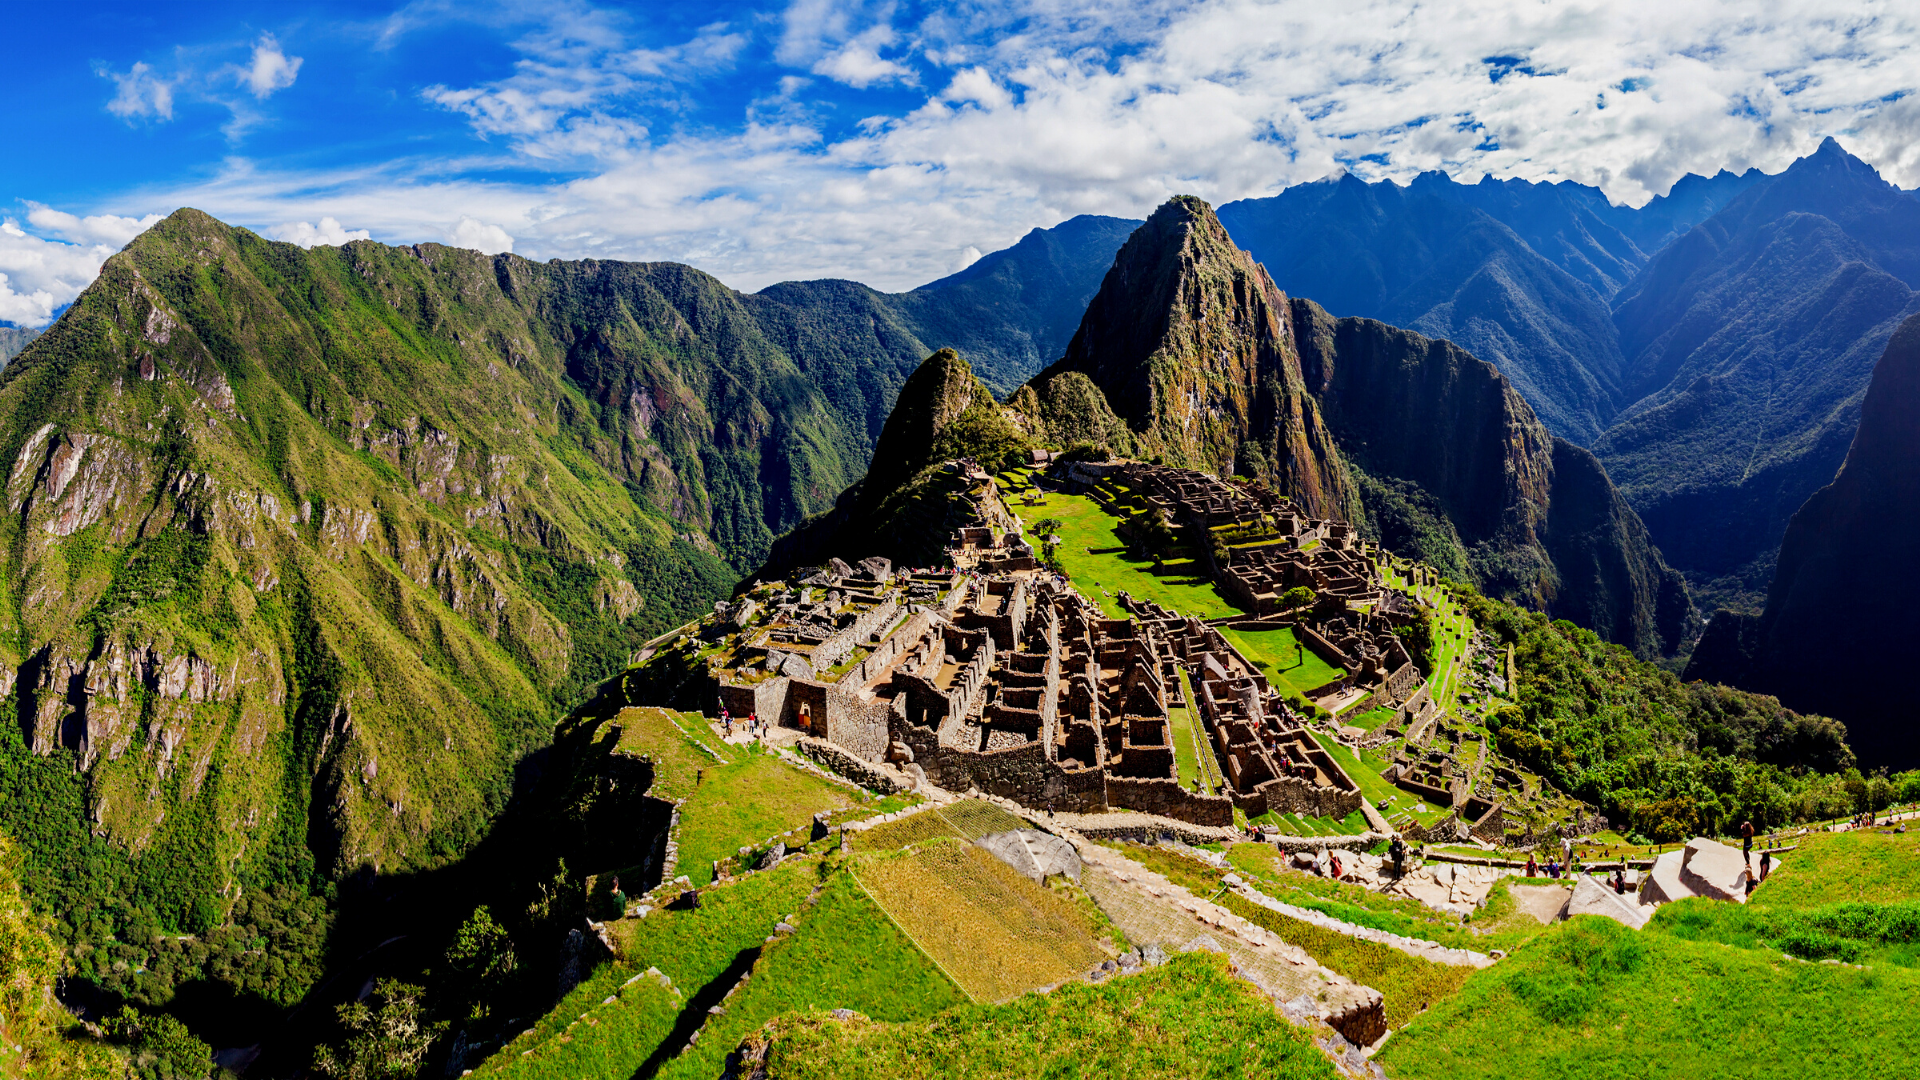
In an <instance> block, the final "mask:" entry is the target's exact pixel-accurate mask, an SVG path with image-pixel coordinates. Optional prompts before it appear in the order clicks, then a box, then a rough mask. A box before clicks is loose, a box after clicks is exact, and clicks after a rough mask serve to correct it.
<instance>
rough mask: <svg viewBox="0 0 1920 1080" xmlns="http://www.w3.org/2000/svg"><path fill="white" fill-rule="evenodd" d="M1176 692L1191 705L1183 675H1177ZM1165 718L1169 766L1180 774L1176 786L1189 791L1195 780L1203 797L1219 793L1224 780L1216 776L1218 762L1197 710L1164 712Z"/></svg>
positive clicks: (1189, 685) (1190, 688)
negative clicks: (1170, 749) (1170, 744)
mask: <svg viewBox="0 0 1920 1080" xmlns="http://www.w3.org/2000/svg"><path fill="white" fill-rule="evenodd" d="M1180 692H1181V695H1182V698H1181V700H1183V701H1186V702H1189V703H1191V702H1192V701H1193V684H1192V683H1191V682H1190V681H1188V679H1187V673H1186V672H1185V671H1181V672H1180ZM1167 717H1168V723H1167V737H1168V738H1170V739H1172V740H1173V762H1174V765H1175V766H1177V767H1178V768H1179V770H1180V786H1181V787H1183V788H1185V789H1187V790H1189V791H1191V790H1193V782H1194V781H1195V780H1198V781H1200V784H1201V787H1202V788H1203V789H1205V791H1206V793H1207V794H1209V795H1213V794H1217V793H1219V791H1220V789H1221V787H1222V786H1223V785H1224V784H1225V780H1224V778H1223V777H1221V775H1220V762H1219V759H1218V758H1216V757H1214V754H1213V743H1212V741H1211V740H1209V739H1208V738H1207V733H1206V730H1205V727H1204V725H1203V724H1202V723H1201V720H1200V714H1199V712H1198V710H1196V709H1194V708H1193V706H1192V705H1191V704H1188V705H1187V706H1186V707H1184V708H1178V709H1168V710H1167Z"/></svg>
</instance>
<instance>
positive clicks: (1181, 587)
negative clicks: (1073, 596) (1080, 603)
mask: <svg viewBox="0 0 1920 1080" xmlns="http://www.w3.org/2000/svg"><path fill="white" fill-rule="evenodd" d="M1007 509H1009V510H1011V511H1012V512H1013V513H1014V514H1015V515H1016V516H1017V517H1019V519H1020V522H1021V524H1022V525H1023V526H1025V527H1026V528H1028V530H1029V531H1031V528H1032V525H1033V523H1034V522H1036V521H1042V520H1045V519H1047V518H1057V519H1058V520H1059V521H1060V522H1061V525H1060V530H1059V534H1058V535H1059V537H1060V545H1059V547H1058V548H1057V549H1056V550H1057V552H1058V557H1059V560H1060V566H1061V568H1062V569H1064V570H1065V571H1066V572H1067V575H1068V576H1069V577H1071V578H1072V579H1073V584H1074V587H1075V588H1077V589H1079V590H1080V592H1081V593H1083V594H1085V595H1086V596H1087V597H1089V598H1090V599H1092V600H1094V601H1095V602H1096V603H1098V604H1099V605H1100V609H1101V610H1102V611H1103V612H1105V613H1106V616H1107V617H1108V618H1110V619H1120V618H1125V617H1126V615H1127V613H1126V611H1124V610H1123V609H1122V608H1121V607H1120V602H1119V600H1118V599H1117V597H1118V595H1119V594H1120V593H1122V592H1125V593H1128V594H1130V595H1132V596H1137V597H1139V598H1141V599H1143V600H1151V601H1153V602H1154V603H1157V604H1163V605H1165V606H1167V607H1170V608H1172V609H1173V610H1175V611H1178V612H1180V613H1181V614H1183V615H1192V616H1196V617H1198V618H1202V619H1217V618H1223V617H1225V616H1228V615H1234V614H1238V613H1239V609H1238V608H1236V607H1234V606H1233V605H1232V604H1229V603H1227V601H1226V598H1225V597H1223V596H1221V595H1220V591H1219V590H1218V589H1216V588H1214V586H1213V582H1212V581H1211V580H1210V579H1208V577H1207V575H1206V571H1205V569H1204V568H1203V567H1202V566H1201V565H1200V563H1199V562H1198V561H1196V560H1194V559H1192V558H1176V559H1168V560H1167V561H1166V562H1165V563H1164V564H1162V565H1161V566H1160V567H1159V568H1158V569H1155V566H1154V562H1153V560H1152V559H1135V558H1132V557H1130V556H1129V555H1128V554H1127V553H1126V550H1125V548H1126V542H1125V541H1123V540H1121V539H1120V538H1119V537H1118V536H1116V535H1115V534H1114V528H1115V527H1116V526H1118V525H1120V524H1121V523H1122V520H1123V519H1121V518H1119V517H1116V516H1114V515H1113V514H1111V513H1108V512H1107V510H1106V509H1105V508H1103V507H1102V506H1101V505H1100V504H1099V503H1098V502H1095V501H1094V499H1093V497H1092V496H1089V495H1063V494H1060V493H1059V492H1050V493H1048V494H1047V495H1046V497H1045V499H1044V500H1042V501H1041V502H1039V503H1038V504H1035V505H1028V504H1027V503H1026V502H1025V501H1024V500H1017V499H1009V500H1008V501H1007ZM1094 552H1098V553H1099V554H1094Z"/></svg>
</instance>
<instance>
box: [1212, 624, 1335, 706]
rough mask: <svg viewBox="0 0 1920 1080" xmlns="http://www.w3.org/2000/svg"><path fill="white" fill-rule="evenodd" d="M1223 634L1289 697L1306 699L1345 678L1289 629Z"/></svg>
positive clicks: (1224, 631)
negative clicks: (1310, 691) (1322, 688)
mask: <svg viewBox="0 0 1920 1080" xmlns="http://www.w3.org/2000/svg"><path fill="white" fill-rule="evenodd" d="M1220 634H1221V636H1222V637H1224V638H1226V639H1227V640H1228V641H1230V642H1232V643H1233V647H1234V648H1236V649H1239V650H1240V655H1242V656H1244V657H1246V658H1247V659H1248V660H1249V661H1251V662H1252V663H1253V664H1254V666H1256V667H1258V668H1259V669H1260V671H1261V673H1262V674H1264V675H1266V677H1267V678H1268V680H1269V681H1271V682H1272V683H1273V687H1274V689H1276V690H1278V691H1280V692H1281V693H1282V694H1284V695H1286V696H1288V697H1296V698H1297V697H1303V696H1305V694H1306V693H1307V692H1308V691H1309V690H1317V689H1319V688H1320V687H1322V686H1325V685H1326V684H1328V683H1330V682H1333V681H1335V680H1336V679H1339V678H1340V677H1341V676H1343V675H1345V674H1346V671H1345V669H1343V668H1337V667H1334V666H1333V665H1332V664H1329V663H1327V662H1326V661H1325V660H1322V659H1320V657H1319V656H1317V655H1315V654H1314V651H1313V650H1312V649H1309V648H1307V647H1306V644H1305V643H1303V642H1302V641H1301V640H1300V637H1299V635H1298V634H1296V633H1294V630H1293V628H1292V627H1290V626H1283V627H1280V628H1279V629H1277V630H1235V629H1233V628H1232V627H1227V626H1222V627H1220Z"/></svg>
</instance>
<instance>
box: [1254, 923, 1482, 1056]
mask: <svg viewBox="0 0 1920 1080" xmlns="http://www.w3.org/2000/svg"><path fill="white" fill-rule="evenodd" d="M1218 902H1219V904H1220V905H1221V906H1222V907H1224V908H1226V909H1227V910H1228V911H1231V912H1233V913H1234V914H1235V915H1238V916H1240V917H1241V918H1243V919H1245V920H1247V921H1248V922H1250V923H1253V924H1254V925H1255V926H1260V927H1264V928H1266V929H1267V930H1270V931H1272V932H1273V934H1274V936H1275V937H1278V938H1279V939H1280V940H1282V941H1285V942H1288V943H1289V944H1293V945H1298V946H1300V947H1301V948H1303V949H1305V950H1307V953H1308V954H1309V955H1310V956H1312V957H1313V958H1314V959H1315V960H1318V961H1320V963H1321V964H1322V965H1324V966H1326V967H1328V968H1331V969H1333V970H1334V971H1337V972H1339V973H1340V974H1342V975H1345V976H1346V977H1347V978H1349V979H1352V980H1353V981H1354V982H1357V983H1359V984H1361V985H1362V986H1371V987H1373V988H1374V989H1375V990H1378V991H1380V995H1381V997H1382V998H1383V999H1384V1000H1383V1002H1382V1005H1383V1007H1384V1008H1385V1009H1386V1013H1387V1026H1388V1027H1390V1028H1395V1029H1398V1028H1401V1027H1404V1026H1405V1025H1406V1023H1407V1021H1409V1020H1411V1019H1413V1018H1414V1017H1416V1016H1418V1015H1420V1014H1421V1013H1423V1012H1425V1011H1426V1010H1427V1008H1428V1007H1429V1006H1430V1005H1432V1004H1433V1003H1434V1002H1437V1001H1439V1000H1441V999H1442V998H1446V997H1450V996H1451V995H1452V994H1453V993H1454V992H1455V991H1457V990H1459V989H1460V986H1461V984H1463V983H1465V982H1466V981H1467V976H1468V975H1470V974H1472V973H1473V970H1474V969H1472V968H1466V967H1453V966H1450V965H1447V964H1434V963H1429V962H1428V961H1425V960H1421V959H1418V958H1416V957H1412V956H1408V955H1407V954H1406V953H1403V952H1401V951H1400V950H1398V949H1394V948H1390V947H1388V946H1386V945H1381V944H1379V943H1378V942H1373V941H1365V940H1363V939H1361V938H1357V937H1352V936H1350V935H1347V934H1341V933H1336V932H1335V931H1332V930H1327V929H1323V928H1321V927H1318V926H1315V925H1313V924H1312V923H1308V922H1301V921H1300V920H1299V919H1293V918H1288V917H1287V916H1285V915H1282V914H1280V913H1279V912H1277V911H1274V910H1272V909H1270V908H1265V907H1262V906H1260V905H1259V904H1256V903H1253V902H1252V901H1249V900H1244V899H1242V898H1240V897H1239V896H1237V895H1235V894H1233V893H1226V894H1225V895H1223V896H1221V897H1220V899H1219V901H1218Z"/></svg>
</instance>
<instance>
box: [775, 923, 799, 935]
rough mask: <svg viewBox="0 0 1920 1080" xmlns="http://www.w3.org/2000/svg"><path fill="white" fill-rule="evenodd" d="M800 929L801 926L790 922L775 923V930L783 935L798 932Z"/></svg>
mask: <svg viewBox="0 0 1920 1080" xmlns="http://www.w3.org/2000/svg"><path fill="white" fill-rule="evenodd" d="M799 931H800V928H799V927H797V926H795V925H793V924H792V923H790V922H777V923H774V924H773V932H774V933H776V934H780V935H782V936H785V935H787V934H794V933H798V932H799Z"/></svg>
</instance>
